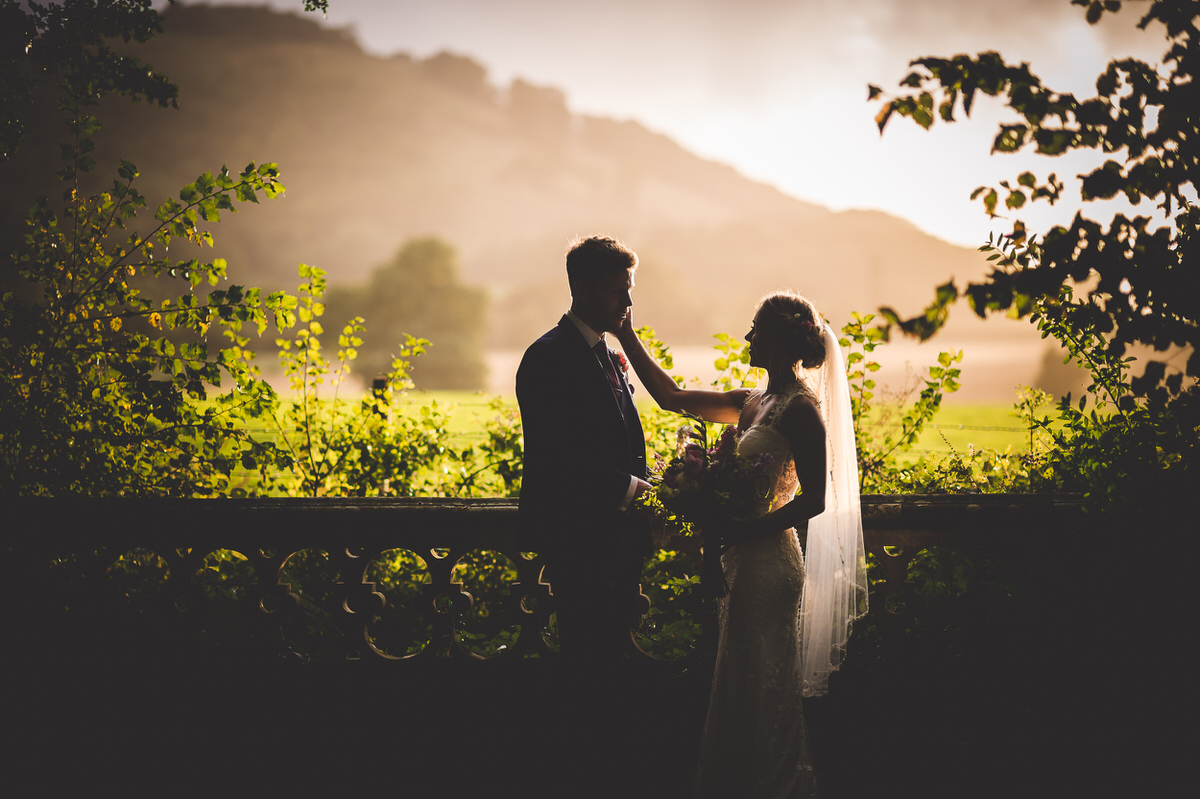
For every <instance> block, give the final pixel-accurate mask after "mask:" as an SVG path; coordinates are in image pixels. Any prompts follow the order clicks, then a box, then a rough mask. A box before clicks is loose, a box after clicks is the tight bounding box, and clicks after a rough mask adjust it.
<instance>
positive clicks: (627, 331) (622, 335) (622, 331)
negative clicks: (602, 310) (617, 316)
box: [617, 309, 637, 343]
mask: <svg viewBox="0 0 1200 799" xmlns="http://www.w3.org/2000/svg"><path fill="white" fill-rule="evenodd" d="M635 338H637V333H636V332H635V331H634V329H633V310H632V309H630V311H629V312H628V313H626V314H625V321H624V322H622V323H621V326H620V327H619V328H617V341H620V342H622V343H623V342H626V341H629V340H631V339H635Z"/></svg>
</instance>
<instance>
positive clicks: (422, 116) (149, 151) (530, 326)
mask: <svg viewBox="0 0 1200 799" xmlns="http://www.w3.org/2000/svg"><path fill="white" fill-rule="evenodd" d="M134 52H136V54H137V55H138V56H139V57H140V58H142V59H143V60H145V61H147V62H149V63H151V64H152V65H153V66H154V68H155V69H156V70H159V71H162V72H165V73H166V74H167V75H168V76H169V77H170V78H171V79H172V80H173V81H175V82H176V83H177V84H178V85H179V106H180V108H179V110H178V111H174V110H171V111H164V110H160V109H155V108H150V107H147V106H145V105H131V104H130V103H129V102H128V101H126V100H122V99H114V100H112V101H111V102H108V103H106V106H105V107H104V109H103V110H102V112H101V119H102V121H104V122H105V124H106V127H105V129H104V130H103V131H101V133H100V134H99V136H98V137H97V144H98V148H97V149H98V151H97V154H96V158H97V161H98V163H99V167H98V168H97V172H96V173H95V174H96V175H97V180H98V183H97V184H96V187H97V188H98V187H100V186H102V185H108V184H110V183H111V179H112V176H113V174H114V173H115V166H116V163H117V159H118V158H127V159H129V160H132V161H133V162H134V163H136V164H137V165H138V167H139V168H140V169H141V172H142V175H143V177H142V178H141V179H140V189H141V191H142V192H143V193H144V194H146V195H147V196H148V197H149V198H150V199H151V200H152V201H154V202H158V201H160V200H161V199H163V198H165V197H167V196H170V195H173V194H174V193H175V192H176V191H177V190H178V188H179V186H181V185H183V184H185V183H187V182H190V181H192V180H194V179H195V177H196V176H197V175H198V174H200V173H201V172H204V171H206V170H213V171H215V170H216V169H218V168H219V167H220V166H221V165H222V164H227V165H228V166H229V167H230V169H231V170H238V169H241V168H242V167H243V166H245V164H246V163H248V162H250V161H256V162H259V163H262V162H266V161H275V162H278V163H279V165H280V169H281V173H282V177H283V182H284V184H285V185H286V186H287V194H286V196H285V197H284V198H283V199H281V200H277V201H271V202H265V203H264V204H263V205H261V206H257V207H245V208H244V210H243V211H242V212H240V213H238V214H236V215H233V216H228V215H227V216H226V218H225V220H223V221H222V222H221V224H220V225H219V226H218V227H217V228H216V229H215V230H214V235H215V236H216V239H217V245H218V247H217V254H219V255H222V256H224V257H226V258H227V259H228V260H229V262H230V269H231V274H232V275H233V276H234V277H235V279H236V280H237V281H238V282H241V283H246V284H250V285H261V286H264V287H267V288H293V289H294V287H295V284H296V265H297V264H298V263H300V262H305V263H310V264H314V265H317V266H320V267H321V268H323V269H325V270H326V271H327V272H328V274H329V279H330V284H331V285H333V286H336V285H339V284H340V285H349V284H360V283H365V282H366V280H367V277H368V275H369V274H370V271H371V269H372V268H374V267H375V266H377V265H379V264H381V263H383V262H385V261H387V260H388V259H389V258H390V257H391V256H392V255H393V254H394V253H395V252H396V250H397V248H398V247H399V246H400V245H401V244H402V243H403V242H404V241H406V240H408V239H412V238H416V237H422V236H430V235H433V236H437V237H440V238H441V239H443V240H445V241H447V242H449V243H451V244H452V245H454V246H455V247H456V248H457V249H458V252H459V256H460V263H461V264H462V270H463V274H462V279H463V280H465V281H466V282H468V283H473V284H478V285H482V286H485V287H486V288H487V289H488V290H489V293H490V296H491V300H492V302H491V310H490V314H491V320H490V322H491V326H490V334H489V342H490V345H491V346H492V347H495V348H517V347H522V346H524V345H525V344H526V343H528V341H530V340H531V339H532V338H533V337H535V336H536V335H538V334H540V333H541V332H543V331H544V330H545V329H546V328H547V327H549V326H550V325H551V324H552V323H553V322H554V321H555V320H556V319H557V318H558V315H559V314H560V313H561V311H562V310H563V309H564V308H565V307H566V305H567V300H568V295H567V290H566V280H565V275H564V270H563V266H562V263H563V252H564V245H565V244H566V242H567V241H568V240H569V239H570V238H572V237H574V236H576V235H580V234H584V235H586V234H590V233H598V232H604V233H609V234H611V235H615V236H618V237H620V238H622V239H623V240H625V241H626V242H627V243H628V244H630V245H631V246H632V247H633V248H634V249H635V250H636V251H637V252H638V253H639V254H640V256H641V258H642V269H641V270H640V272H639V275H638V286H639V287H638V290H637V292H636V294H635V299H636V300H637V302H638V306H637V309H636V311H635V319H636V320H637V321H639V322H641V323H646V324H654V325H655V326H656V327H657V328H658V329H659V332H660V333H661V334H662V335H663V336H664V338H666V339H667V340H668V341H670V342H672V343H675V344H684V343H689V342H707V341H709V340H710V339H709V336H710V334H711V333H713V332H716V331H719V330H720V331H728V332H742V331H743V330H744V329H745V327H746V326H747V322H748V319H749V318H750V314H751V309H752V308H753V305H754V303H755V301H756V300H757V299H758V298H759V297H760V296H761V295H762V294H763V293H764V292H765V291H768V290H770V289H774V288H780V287H792V288H795V289H797V290H799V291H801V292H803V293H805V294H807V295H809V296H811V297H813V298H814V300H815V301H816V302H817V303H818V306H819V307H820V308H821V309H822V310H823V311H824V312H825V314H826V315H827V316H828V317H829V318H830V320H831V321H833V322H834V323H835V324H840V323H841V322H842V321H844V320H845V319H846V318H847V317H848V315H849V312H850V311H851V310H861V311H869V310H874V309H875V308H876V307H877V306H878V305H880V304H892V305H896V306H897V307H899V308H900V309H901V310H902V311H906V312H907V311H916V310H917V309H918V308H920V307H921V306H923V305H924V304H925V303H926V301H927V300H928V299H929V298H930V297H931V295H932V288H933V286H935V285H936V284H938V283H940V282H943V281H944V280H945V279H946V278H947V277H949V276H955V277H957V278H959V279H964V278H967V277H971V276H975V275H979V274H981V273H982V272H983V271H984V266H985V265H984V262H983V261H982V259H981V257H980V255H979V254H978V253H977V252H975V251H973V250H969V249H964V248H961V247H956V246H953V245H950V244H947V243H945V242H942V241H940V240H938V239H935V238H933V237H931V236H928V235H925V234H923V233H921V232H920V231H919V230H917V229H916V228H915V227H913V226H912V225H911V224H909V223H907V222H905V221H903V220H900V219H897V218H894V217H891V216H888V215H886V214H883V213H878V212H857V211H850V212H844V213H833V212H831V211H829V210H827V209H825V208H822V207H820V206H817V205H813V204H809V203H804V202H801V201H799V200H796V199H794V198H791V197H788V196H786V195H784V194H783V193H781V192H779V191H778V190H776V189H774V188H772V187H770V186H766V185H763V184H760V183H756V182H753V181H751V180H748V179H746V178H744V177H742V176H741V175H739V174H738V173H737V172H736V171H735V170H733V169H732V168H730V167H728V166H725V165H722V164H718V163H714V162H712V161H706V160H703V159H701V158H698V157H696V156H694V155H692V154H690V153H688V152H687V151H685V150H684V149H682V148H681V147H679V146H678V145H676V144H675V143H674V142H672V141H671V140H670V139H668V138H666V137H665V136H662V135H659V134H656V133H653V132H651V131H649V130H647V129H645V128H644V127H642V126H641V125H639V124H637V123H636V122H631V121H618V120H612V119H604V118H597V117H590V116H579V115H573V114H571V113H570V112H569V111H568V109H567V105H566V98H565V97H564V95H563V93H562V92H561V91H559V90H557V89H554V88H548V87H541V86H534V85H531V84H529V83H526V82H524V81H521V80H517V81H514V82H513V83H512V84H511V85H509V86H507V87H502V88H497V87H495V86H493V85H492V84H491V83H489V81H488V75H487V72H486V70H485V68H484V67H483V66H481V65H479V64H477V63H475V62H474V61H472V60H470V59H469V58H466V57H463V56H458V55H453V54H449V53H442V54H439V55H436V56H434V57H432V58H429V59H426V60H414V59H413V58H411V57H409V56H407V55H404V54H398V55H395V56H393V57H390V58H380V57H376V56H372V55H368V54H366V53H364V52H363V51H362V50H361V48H360V47H359V46H358V44H357V43H356V42H355V40H354V39H353V37H352V36H351V35H350V34H349V33H348V32H346V31H342V30H330V29H326V28H322V27H321V26H320V25H319V24H318V23H317V21H316V20H315V18H313V17H301V16H294V15H283V14H278V13H275V12H273V11H270V10H268V9H265V8H247V7H218V8H213V7H206V6H179V5H176V6H173V7H171V8H169V9H168V10H167V11H166V32H165V34H164V35H162V36H160V37H157V38H155V39H153V40H152V41H151V42H150V43H148V44H146V45H141V46H137V49H136V50H135V51H134ZM57 125H58V123H56V122H55V123H51V122H50V121H48V120H43V121H42V122H41V123H37V124H35V131H36V130H40V132H35V134H34V135H33V136H31V138H30V140H29V141H28V142H27V143H26V144H25V145H24V148H23V150H22V152H21V154H20V157H19V158H18V159H17V161H16V162H15V163H12V164H10V165H8V166H7V167H5V171H4V172H3V173H2V174H0V177H2V178H3V181H4V185H5V187H6V188H5V191H4V192H3V196H2V197H0V203H2V204H3V218H4V219H5V220H6V224H8V221H9V220H13V219H19V218H21V217H22V216H23V214H24V211H25V209H27V208H28V207H29V204H30V199H31V198H32V197H33V196H35V195H36V194H38V193H49V194H51V195H52V196H53V195H55V194H57V193H58V190H57V188H56V187H55V186H54V185H53V184H41V185H39V184H38V183H37V179H38V176H46V175H50V174H52V173H53V172H54V170H56V169H57V168H58V166H59V163H58V160H57V159H58V147H57V145H56V142H57V141H59V140H60V139H62V138H65V136H64V135H63V133H61V132H60V131H62V130H63V129H62V128H61V127H58V126H57ZM797 157H801V158H814V159H816V158H820V157H821V155H820V154H819V153H797ZM862 191H863V197H864V201H867V200H868V199H869V195H870V186H863V187H862ZM3 234H4V236H5V237H6V238H9V237H11V235H12V234H13V231H12V230H11V229H7V230H5V231H3ZM172 255H175V253H174V252H173V253H172ZM957 316H958V317H959V318H960V319H959V321H958V322H957V326H959V327H960V334H962V333H964V332H965V333H967V334H970V333H972V332H979V328H978V326H977V325H971V324H969V320H967V319H966V317H967V316H968V313H967V312H966V309H965V308H964V309H962V310H961V311H960V312H959V313H958V314H957ZM370 323H371V320H370V319H368V320H367V325H368V335H369V334H370ZM1001 328H1003V326H1000V327H999V328H998V327H997V326H995V325H991V326H989V329H988V331H987V332H988V333H989V334H991V335H995V334H998V333H1003V332H1005V331H1004V330H1002V329H1001ZM412 332H414V333H416V334H418V335H420V333H421V331H412ZM435 345H436V342H435Z"/></svg>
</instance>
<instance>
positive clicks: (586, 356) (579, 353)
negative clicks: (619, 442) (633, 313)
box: [558, 314, 629, 420]
mask: <svg viewBox="0 0 1200 799" xmlns="http://www.w3.org/2000/svg"><path fill="white" fill-rule="evenodd" d="M558 326H559V327H560V328H561V329H562V331H563V336H564V337H565V338H566V340H568V341H570V342H571V348H572V350H573V351H574V352H575V354H576V357H577V358H578V359H580V360H581V362H582V363H584V364H587V366H585V367H584V369H585V371H586V372H587V373H588V374H590V375H592V376H593V377H594V380H592V382H594V383H596V384H597V388H596V391H599V390H601V388H603V391H604V393H605V394H607V395H608V396H609V398H610V399H611V400H612V407H613V409H614V410H616V412H617V416H618V417H619V418H620V419H622V420H623V419H624V418H625V414H624V413H623V412H622V411H621V400H620V399H619V398H618V397H617V395H616V394H615V393H614V392H613V388H612V382H611V381H610V380H609V379H608V375H607V374H606V373H605V371H604V367H603V366H602V365H601V363H600V360H599V359H598V358H597V357H596V353H594V352H592V348H591V347H589V346H588V345H587V341H585V340H584V338H583V334H582V333H580V332H579V328H577V327H575V323H574V322H572V321H571V320H570V319H569V318H568V317H567V316H566V314H564V315H563V318H562V319H560V320H559V322H558ZM606 346H607V345H606ZM613 369H614V370H615V371H616V373H617V380H618V381H619V382H620V383H621V390H622V391H624V392H625V393H626V394H628V393H629V386H628V384H627V383H626V382H625V376H624V375H623V374H621V370H620V369H617V368H616V367H615V366H614V367H613ZM589 379H590V378H589Z"/></svg>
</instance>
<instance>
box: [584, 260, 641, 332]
mask: <svg viewBox="0 0 1200 799" xmlns="http://www.w3.org/2000/svg"><path fill="white" fill-rule="evenodd" d="M633 286H634V282H633V270H632V269H630V270H622V271H619V272H606V273H604V274H601V275H600V276H599V277H598V278H597V279H596V281H595V282H594V283H592V284H590V285H586V286H584V287H583V288H582V289H581V290H579V291H577V292H576V294H575V296H574V297H573V298H572V302H571V309H572V310H574V311H575V313H576V314H577V315H578V316H579V318H580V319H582V320H583V321H585V322H587V323H588V326H589V327H591V328H592V330H595V331H596V332H597V333H615V332H617V330H618V329H619V328H620V327H621V325H622V324H623V323H624V322H625V317H626V316H628V315H629V310H630V309H631V308H633V297H632V296H630V295H631V293H632V292H633Z"/></svg>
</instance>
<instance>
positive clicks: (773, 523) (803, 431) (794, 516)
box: [726, 396, 826, 545]
mask: <svg viewBox="0 0 1200 799" xmlns="http://www.w3.org/2000/svg"><path fill="white" fill-rule="evenodd" d="M779 432H780V433H782V434H783V437H784V438H786V439H787V442H788V446H790V447H791V450H792V457H793V459H794V460H795V463H796V478H797V480H798V481H799V483H800V491H799V492H798V493H797V494H796V496H795V498H794V499H792V501H791V502H789V503H787V504H786V505H783V506H781V507H778V508H776V509H775V510H773V511H771V512H770V513H768V514H766V515H765V516H760V517H758V518H757V519H751V520H750V521H748V522H746V523H745V524H742V525H739V526H738V528H737V529H736V530H733V531H731V533H730V534H729V535H727V536H726V540H727V543H728V544H729V545H735V544H737V543H739V542H741V541H744V540H746V539H748V538H756V537H758V536H761V535H769V534H771V533H778V532H780V531H782V530H787V529H788V528H790V527H801V526H803V525H804V524H805V523H806V522H807V521H808V520H809V519H811V518H813V517H814V516H820V515H821V514H822V513H824V512H825V480H826V473H825V472H826V465H825V423H824V421H822V420H821V412H820V409H818V408H817V404H816V403H815V402H813V401H812V400H810V399H808V398H807V397H803V396H801V397H796V398H795V399H794V400H792V401H791V402H790V403H789V404H788V406H787V407H786V408H784V409H783V415H782V416H781V418H780V420H779Z"/></svg>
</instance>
